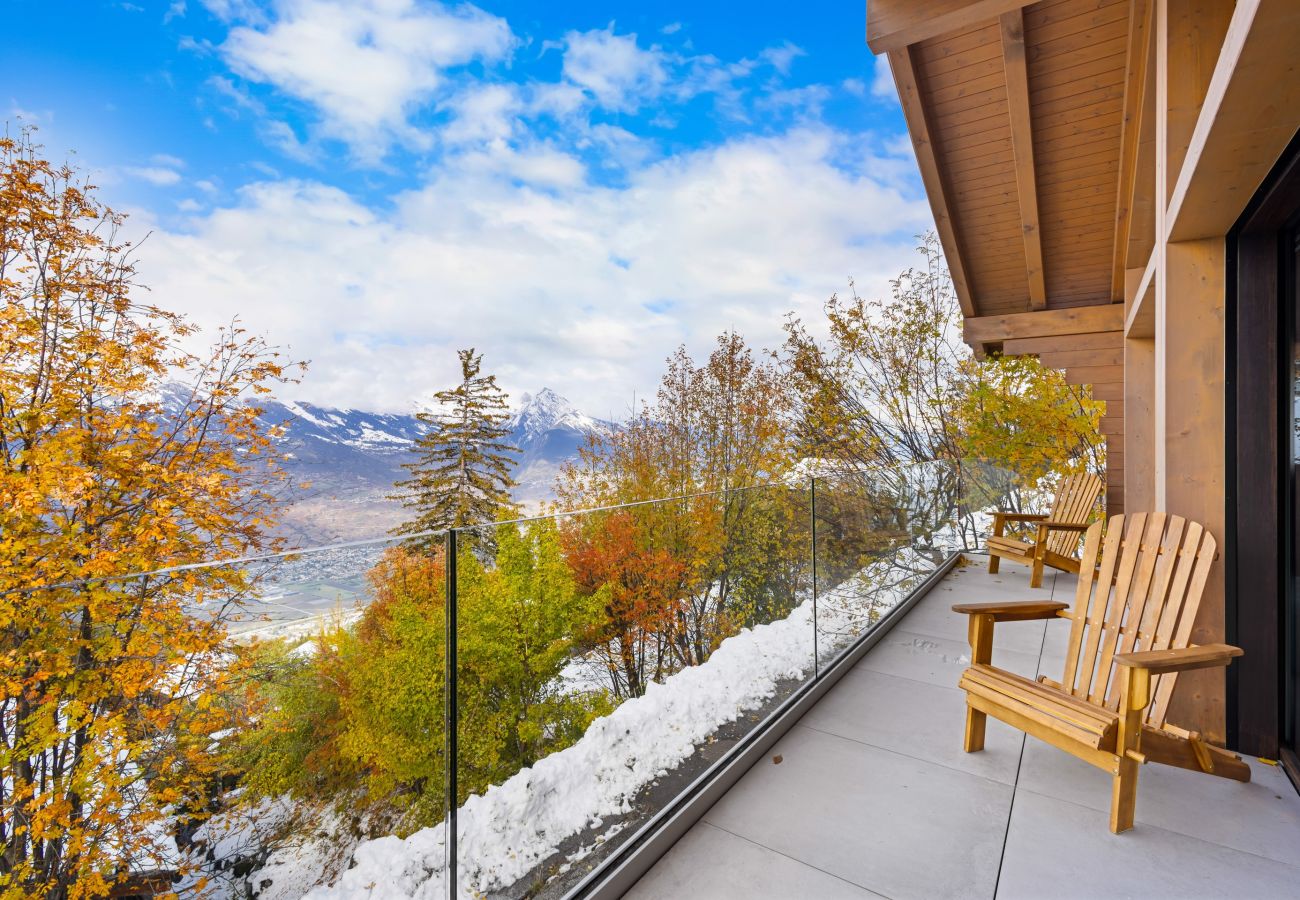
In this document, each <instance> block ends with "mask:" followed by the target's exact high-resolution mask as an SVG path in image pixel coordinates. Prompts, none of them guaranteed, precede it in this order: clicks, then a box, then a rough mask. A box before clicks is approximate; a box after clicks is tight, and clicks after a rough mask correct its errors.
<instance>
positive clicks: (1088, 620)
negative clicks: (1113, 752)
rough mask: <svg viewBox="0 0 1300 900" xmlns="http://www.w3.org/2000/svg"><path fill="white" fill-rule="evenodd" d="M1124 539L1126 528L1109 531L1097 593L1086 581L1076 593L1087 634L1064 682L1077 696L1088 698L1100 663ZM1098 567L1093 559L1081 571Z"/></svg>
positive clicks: (1078, 612)
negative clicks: (1085, 586) (1099, 652)
mask: <svg viewBox="0 0 1300 900" xmlns="http://www.w3.org/2000/svg"><path fill="white" fill-rule="evenodd" d="M1139 515H1140V514H1139ZM1117 518H1118V517H1117ZM1112 521H1114V520H1112ZM1101 524H1102V523H1100V522H1098V523H1097V524H1095V525H1093V526H1092V528H1096V529H1097V530H1098V531H1100V530H1101ZM1092 528H1090V529H1088V531H1089V532H1091V531H1092ZM1122 537H1123V529H1115V528H1112V529H1111V531H1109V532H1107V534H1106V540H1105V546H1104V548H1101V569H1100V571H1099V572H1098V573H1097V579H1096V581H1095V582H1093V584H1092V587H1095V588H1096V590H1095V591H1093V590H1090V591H1089V593H1088V594H1084V593H1083V581H1082V580H1080V582H1079V590H1078V591H1077V592H1076V593H1075V602H1074V606H1075V613H1074V614H1075V615H1078V616H1079V619H1080V621H1082V622H1083V623H1084V625H1085V628H1084V630H1083V633H1082V634H1080V635H1079V638H1078V641H1077V642H1076V643H1074V644H1073V645H1072V646H1071V647H1070V652H1069V658H1068V659H1067V660H1066V663H1065V670H1066V674H1067V675H1068V681H1063V682H1061V683H1062V684H1063V685H1065V687H1066V688H1067V689H1068V690H1069V691H1070V693H1072V694H1074V695H1075V696H1076V697H1083V698H1085V699H1086V698H1087V696H1088V689H1089V687H1091V685H1092V673H1093V668H1094V666H1095V665H1096V661H1097V646H1098V643H1099V642H1100V641H1101V633H1102V625H1103V623H1104V621H1105V618H1104V617H1105V615H1106V602H1107V599H1108V598H1109V596H1110V586H1111V584H1113V583H1114V579H1115V570H1116V568H1117V566H1118V565H1119V564H1120V562H1121V555H1120V539H1121V538H1122ZM1095 565H1096V557H1095V556H1094V557H1093V559H1092V560H1088V559H1084V560H1083V561H1082V564H1081V565H1080V567H1079V571H1080V572H1083V571H1085V570H1086V569H1090V568H1092V567H1093V566H1095ZM1093 593H1096V594H1097V595H1098V596H1099V598H1100V602H1097V603H1093V602H1092V596H1091V595H1092V594H1093Z"/></svg>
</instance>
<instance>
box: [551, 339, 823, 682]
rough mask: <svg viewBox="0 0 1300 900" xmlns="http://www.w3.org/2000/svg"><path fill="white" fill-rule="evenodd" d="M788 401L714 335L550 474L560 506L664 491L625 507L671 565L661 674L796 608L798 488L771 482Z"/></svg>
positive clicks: (769, 372) (785, 443) (734, 346)
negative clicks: (708, 346) (555, 476)
mask: <svg viewBox="0 0 1300 900" xmlns="http://www.w3.org/2000/svg"><path fill="white" fill-rule="evenodd" d="M792 400H793V395H792V393H791V392H790V391H789V390H787V388H786V385H785V384H784V382H783V380H782V377H781V373H780V372H779V370H778V369H777V367H776V366H775V365H774V364H773V363H772V362H771V361H769V360H767V359H764V358H760V357H757V356H756V355H755V354H754V352H753V351H752V350H751V349H750V348H749V347H748V346H747V345H746V344H745V341H744V339H743V337H741V336H740V335H739V334H736V333H728V334H724V335H721V336H720V337H719V338H718V340H717V343H716V345H715V347H714V349H713V351H712V352H711V353H710V354H709V356H708V358H707V360H705V361H704V362H702V363H697V362H696V361H695V360H693V359H692V358H691V356H690V355H689V354H688V353H687V352H686V350H685V348H680V349H678V350H677V351H676V352H675V353H674V354H673V355H672V356H671V357H669V359H668V364H667V370H666V372H665V374H664V376H663V379H662V381H661V383H660V387H659V391H658V393H657V396H656V399H655V402H654V404H653V405H647V406H646V407H645V408H643V409H641V410H639V411H638V413H637V415H636V416H635V417H634V418H633V419H632V420H631V421H630V422H629V423H627V425H626V427H624V428H623V429H621V430H619V431H616V432H614V433H611V434H607V435H599V436H596V437H594V438H592V439H591V441H590V442H589V445H588V446H587V447H585V448H584V449H583V451H582V453H581V455H580V458H579V460H578V461H577V462H575V463H574V464H572V465H570V466H568V467H567V468H566V469H565V470H564V471H563V472H562V474H561V476H560V478H559V480H558V483H557V495H558V497H559V502H560V505H561V506H562V507H568V508H582V507H590V506H604V505H610V504H617V503H628V502H638V501H645V500H650V499H654V498H673V499H669V500H666V501H664V502H661V503H656V504H651V505H648V506H644V507H640V508H638V509H636V510H634V511H633V515H634V516H635V517H636V519H637V528H638V530H639V531H640V533H641V537H640V538H639V540H642V541H644V542H646V545H647V546H653V547H656V548H660V549H662V550H665V551H667V552H668V553H670V554H671V555H672V557H673V559H675V560H676V561H677V563H678V565H679V566H680V572H681V580H680V585H679V586H678V587H677V588H676V590H675V595H676V596H678V597H680V598H682V599H681V601H680V608H679V609H678V611H677V613H676V619H677V622H676V626H675V629H674V631H673V632H672V637H671V640H669V641H668V642H667V645H666V647H665V652H666V653H668V654H671V656H672V661H673V665H672V666H661V665H657V666H656V668H657V669H658V670H659V671H667V672H671V671H673V670H674V669H675V668H676V667H680V666H688V665H695V664H697V663H700V662H703V661H704V660H705V659H707V658H708V656H709V654H710V653H711V652H712V651H713V649H714V648H715V647H716V646H717V644H718V643H719V642H720V641H721V640H723V639H724V638H725V637H727V636H728V635H730V634H734V633H735V632H736V631H737V630H738V629H739V628H741V627H743V626H744V625H746V624H750V623H752V622H755V621H760V620H764V619H770V618H772V617H774V616H776V615H778V614H779V613H780V612H782V611H788V609H789V608H790V607H791V606H792V605H793V603H794V596H795V591H796V586H797V585H796V582H797V581H798V579H799V578H800V577H801V575H802V568H801V567H800V566H799V565H794V564H791V565H786V563H787V562H788V561H790V560H791V559H792V557H795V556H798V555H799V554H800V553H802V554H803V557H804V558H805V559H806V556H807V546H806V544H807V537H806V536H804V537H803V540H802V546H801V544H800V540H799V538H798V537H796V536H795V535H794V534H793V533H792V528H793V527H794V525H793V523H794V522H795V521H796V520H797V516H796V513H795V509H796V506H797V501H798V497H799V491H798V489H795V490H794V491H793V492H792V491H791V490H789V489H787V488H785V487H783V486H781V485H780V482H782V481H784V479H786V478H787V477H788V476H789V475H790V474H791V472H792V467H793V464H794V462H795V460H794V456H793V450H794V445H793V444H792V442H791V440H790V433H789V428H788V416H789V413H790V409H791V401H792ZM661 587H662V586H660V587H657V588H656V590H660V589H661ZM649 611H650V610H649V609H648V608H646V612H647V613H648V612H649Z"/></svg>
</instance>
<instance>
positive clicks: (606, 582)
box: [562, 510, 687, 698]
mask: <svg viewBox="0 0 1300 900" xmlns="http://www.w3.org/2000/svg"><path fill="white" fill-rule="evenodd" d="M562 539H563V542H564V550H565V557H566V559H567V560H568V563H569V567H570V569H571V570H572V571H573V577H574V580H575V581H576V582H577V585H578V589H579V590H580V591H583V592H585V593H586V594H588V595H597V594H598V595H599V596H600V599H601V600H602V601H603V603H602V605H603V609H604V613H605V615H604V618H603V620H602V621H600V622H599V624H597V625H595V626H593V628H592V629H591V631H592V633H591V634H590V635H589V636H588V637H589V640H590V641H591V642H592V643H593V645H594V651H595V653H597V654H598V655H599V656H600V657H601V658H602V661H603V662H604V663H605V666H606V668H607V670H608V672H609V678H610V683H611V686H612V688H613V691H614V695H615V696H616V697H620V698H623V697H637V696H640V695H641V694H643V693H645V686H646V683H647V682H648V681H654V680H658V679H659V678H661V677H662V676H663V675H664V674H665V672H664V665H665V664H666V663H667V661H668V654H667V647H668V642H669V639H670V636H671V634H672V629H673V627H674V624H675V623H676V622H677V621H678V619H679V617H680V616H681V615H682V614H683V612H684V607H683V603H684V600H685V594H686V591H685V588H686V583H687V578H686V576H687V565H686V564H685V563H684V562H683V561H682V560H679V559H678V558H676V557H675V556H674V555H673V554H672V553H671V552H669V551H668V550H667V549H665V548H663V547H655V546H653V545H652V540H651V538H650V535H649V534H647V532H646V529H645V527H644V523H643V522H642V521H640V520H639V519H638V517H637V515H636V511H635V510H619V511H616V512H614V513H611V514H610V515H608V516H598V517H584V519H583V520H580V521H574V522H572V523H570V524H569V526H568V527H566V528H565V529H563V531H562Z"/></svg>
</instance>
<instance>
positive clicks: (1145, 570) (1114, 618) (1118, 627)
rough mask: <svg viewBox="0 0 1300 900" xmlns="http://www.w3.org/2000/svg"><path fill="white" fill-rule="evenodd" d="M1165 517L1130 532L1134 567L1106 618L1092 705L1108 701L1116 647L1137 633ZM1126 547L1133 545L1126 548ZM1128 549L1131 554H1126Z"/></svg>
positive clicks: (1118, 585) (1118, 589)
mask: <svg viewBox="0 0 1300 900" xmlns="http://www.w3.org/2000/svg"><path fill="white" fill-rule="evenodd" d="M1166 518H1167V517H1166V516H1165V514H1164V513H1162V512H1153V513H1148V514H1147V522H1146V528H1143V529H1141V530H1140V531H1139V530H1138V529H1137V527H1136V523H1134V526H1133V527H1131V528H1130V529H1129V534H1128V536H1127V539H1126V540H1125V544H1126V548H1125V549H1126V553H1125V558H1126V559H1127V558H1129V557H1130V556H1131V557H1132V559H1133V561H1134V563H1135V566H1136V567H1135V568H1134V570H1133V571H1132V573H1131V574H1130V575H1129V578H1128V581H1127V582H1123V581H1120V582H1117V583H1116V585H1115V594H1114V596H1113V597H1112V599H1111V601H1110V610H1109V612H1108V614H1107V617H1106V640H1105V644H1104V646H1103V648H1102V653H1101V660H1100V662H1099V663H1098V665H1097V679H1096V681H1095V682H1094V683H1093V691H1092V693H1091V694H1090V695H1089V696H1088V699H1089V700H1090V701H1092V702H1093V703H1098V704H1104V703H1106V702H1107V698H1106V690H1107V688H1109V687H1110V682H1111V680H1112V679H1111V663H1112V662H1113V661H1114V659H1115V648H1116V647H1117V646H1118V645H1119V643H1120V641H1121V640H1122V639H1123V638H1124V637H1125V636H1126V635H1127V633H1128V632H1129V631H1137V627H1138V626H1137V622H1138V621H1140V619H1141V616H1142V607H1143V606H1144V605H1145V604H1146V597H1147V591H1148V590H1149V589H1150V587H1151V576H1152V575H1154V574H1155V569H1156V560H1157V559H1159V558H1160V552H1159V551H1160V539H1161V538H1162V537H1163V536H1164V531H1165V520H1166ZM1129 544H1135V545H1136V546H1131V547H1130V546H1127V545H1129ZM1129 550H1131V551H1132V552H1131V553H1129V552H1127V551H1129ZM1130 623H1131V624H1130Z"/></svg>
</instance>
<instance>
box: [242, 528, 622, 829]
mask: <svg viewBox="0 0 1300 900" xmlns="http://www.w3.org/2000/svg"><path fill="white" fill-rule="evenodd" d="M497 530H498V531H499V534H498V536H497V537H496V539H495V540H494V541H492V542H490V543H491V544H493V545H494V546H495V547H496V551H495V557H494V558H493V559H492V560H491V561H489V562H484V560H483V557H484V555H485V554H484V553H483V552H482V550H481V548H482V547H484V546H487V545H488V544H489V542H487V541H484V542H480V543H479V544H478V545H477V546H478V547H479V548H480V549H479V550H478V551H477V552H476V551H474V550H471V549H468V548H462V550H461V551H460V554H459V556H458V563H457V604H458V610H459V623H460V626H459V629H458V632H457V638H458V647H459V651H458V664H457V669H456V681H457V688H458V695H457V696H458V700H459V710H460V715H459V719H458V721H457V726H458V734H459V746H460V751H461V753H460V766H459V780H458V785H457V787H458V793H459V795H460V796H459V801H463V800H464V799H465V797H466V796H468V795H469V794H470V793H481V792H482V791H484V790H486V789H487V788H488V787H489V786H491V785H493V784H499V783H501V782H502V781H504V780H505V779H507V778H509V777H510V776H511V775H513V774H514V773H515V772H517V771H519V769H521V768H523V767H525V766H528V765H532V764H533V763H534V762H536V761H537V760H539V759H541V758H542V757H544V756H546V755H547V754H549V753H552V752H554V751H555V750H559V749H562V748H563V747H566V746H568V745H569V744H571V743H573V742H574V741H575V740H577V739H578V738H579V737H581V736H582V734H583V732H584V731H585V730H586V727H587V725H588V724H589V723H590V722H591V720H592V718H594V717H595V716H596V715H599V714H601V713H603V712H605V711H606V710H607V708H608V706H607V704H606V702H605V698H604V694H603V693H602V692H595V691H584V690H580V689H574V688H573V687H572V686H568V685H565V684H564V683H563V682H562V681H561V680H560V677H559V676H560V673H561V671H562V670H563V668H564V666H565V665H566V664H567V663H568V662H569V661H570V659H571V658H572V656H573V654H574V652H575V651H576V649H577V647H578V642H579V641H580V639H581V638H582V637H583V636H584V635H585V634H586V633H587V631H588V629H589V628H590V624H591V621H592V619H593V615H592V612H591V610H592V601H591V600H590V598H589V597H587V596H585V595H583V594H582V593H581V592H579V591H578V590H577V587H576V585H575V583H574V580H573V576H572V574H571V573H570V571H569V569H568V566H567V565H566V563H565V560H564V557H563V555H562V553H561V550H560V544H559V535H558V532H557V530H556V527H555V525H554V524H553V523H549V522H539V523H534V524H531V525H529V526H527V527H525V528H519V527H516V526H514V525H503V526H499V527H498V529H497ZM443 553H444V550H443V548H442V547H434V548H432V550H431V551H426V550H422V549H418V548H413V547H412V546H410V545H402V546H398V547H393V548H390V549H389V550H388V551H386V552H385V554H384V556H383V558H382V559H381V560H380V561H379V563H378V564H377V565H376V566H375V567H374V568H373V569H372V570H371V572H370V574H369V578H370V582H371V585H372V587H373V589H374V599H373V601H372V602H371V603H370V604H369V605H368V606H367V607H366V609H365V611H364V612H363V613H362V616H361V619H360V621H359V622H358V623H357V624H356V626H355V627H352V628H344V627H334V626H332V627H329V628H326V629H323V630H322V631H321V632H320V633H319V634H318V635H317V636H316V638H315V639H314V640H313V642H312V644H313V653H312V654H311V655H310V656H306V657H304V656H296V655H293V654H290V653H286V652H285V651H284V649H283V647H281V646H277V645H276V644H272V645H270V646H266V647H259V648H256V649H255V650H254V651H252V653H253V657H254V660H255V663H256V664H255V665H254V666H253V667H252V670H253V671H254V673H256V675H257V677H256V678H255V679H254V680H252V681H251V682H250V685H251V688H252V690H253V691H254V693H255V695H257V696H256V703H257V705H258V706H259V708H263V709H265V712H264V713H263V715H262V716H261V717H260V719H259V721H258V722H257V723H255V725H254V727H252V728H250V729H248V730H247V731H246V732H245V733H244V734H243V735H242V736H241V738H240V745H241V749H240V754H239V757H240V764H241V769H242V771H243V772H244V775H243V782H242V784H243V786H244V788H245V789H246V791H247V795H248V799H250V800H257V799H260V798H268V797H269V798H274V797H278V796H281V795H285V794H287V795H289V796H292V797H294V798H295V799H297V800H299V801H300V802H301V803H302V804H303V805H304V806H306V807H307V808H310V809H315V808H319V807H321V806H325V807H333V808H335V809H336V810H338V811H340V812H342V813H345V814H346V815H347V816H348V817H349V818H350V819H353V820H355V824H354V826H353V827H354V828H355V829H356V830H358V831H360V832H363V833H367V834H369V835H371V836H375V837H377V836H380V835H383V834H388V833H392V832H397V833H400V834H405V833H408V832H410V831H413V830H415V829H417V828H422V827H426V826H428V825H431V824H433V823H434V822H436V821H437V820H438V819H439V818H440V817H441V816H442V815H443V813H444V812H445V811H446V804H447V795H446V758H445V748H446V743H445V741H446V730H445V725H446V722H445V719H444V715H445V710H446V707H445V701H446V692H447V690H448V686H449V684H450V681H449V679H448V677H447V670H446V664H447V647H446V630H445V625H446V596H447V595H446V587H445V581H444V578H445V568H446V567H445V563H444V559H443Z"/></svg>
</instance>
